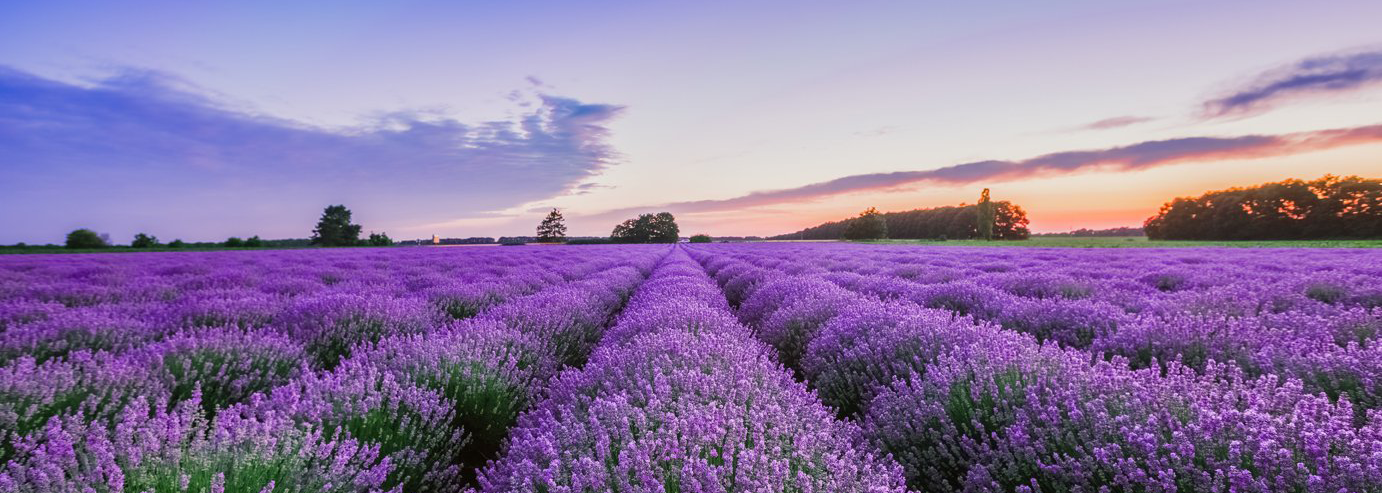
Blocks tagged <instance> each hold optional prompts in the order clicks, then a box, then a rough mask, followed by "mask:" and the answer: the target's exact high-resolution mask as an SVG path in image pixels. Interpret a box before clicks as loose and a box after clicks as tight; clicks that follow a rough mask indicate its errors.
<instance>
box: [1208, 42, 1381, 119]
mask: <svg viewBox="0 0 1382 493" xmlns="http://www.w3.org/2000/svg"><path fill="white" fill-rule="evenodd" d="M1380 83H1382V48H1379V49H1373V50H1369V51H1360V52H1353V53H1344V54H1334V55H1324V56H1316V57H1311V58H1306V59H1304V60H1301V61H1299V62H1296V63H1293V64H1290V65H1287V66H1284V67H1280V68H1277V69H1274V70H1269V71H1267V72H1265V73H1262V74H1260V75H1258V76H1257V77H1255V78H1254V79H1253V80H1252V82H1250V83H1248V84H1245V85H1244V86H1243V87H1240V88H1237V89H1234V90H1232V91H1229V92H1228V94H1226V95H1224V96H1221V97H1218V98H1215V99H1212V100H1209V101H1206V102H1205V103H1204V108H1203V112H1204V116H1205V117H1207V118H1217V117H1223V116H1233V115H1243V114H1252V113H1256V112H1261V111H1265V110H1268V109H1270V108H1272V107H1275V106H1277V105H1278V104H1280V103H1282V102H1284V101H1286V100H1290V99H1296V98H1303V97H1310V96H1321V95H1326V94H1340V93H1345V92H1350V91H1356V90H1359V89H1362V88H1365V87H1370V86H1374V85H1378V84H1380Z"/></svg>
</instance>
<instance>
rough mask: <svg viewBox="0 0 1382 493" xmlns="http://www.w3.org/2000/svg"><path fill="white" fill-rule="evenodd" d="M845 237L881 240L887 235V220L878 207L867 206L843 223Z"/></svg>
mask: <svg viewBox="0 0 1382 493" xmlns="http://www.w3.org/2000/svg"><path fill="white" fill-rule="evenodd" d="M844 237H845V239H849V240H881V239H883V238H887V237H888V221H887V219H884V218H883V213H881V212H878V209H875V208H873V207H869V208H868V209H867V210H865V211H864V212H860V213H859V217H856V218H854V219H851V220H850V221H849V224H846V225H845V231H844Z"/></svg>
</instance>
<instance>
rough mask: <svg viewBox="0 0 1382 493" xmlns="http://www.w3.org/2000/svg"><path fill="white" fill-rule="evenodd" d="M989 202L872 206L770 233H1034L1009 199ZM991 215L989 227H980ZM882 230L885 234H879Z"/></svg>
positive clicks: (1014, 236) (819, 236)
mask: <svg viewBox="0 0 1382 493" xmlns="http://www.w3.org/2000/svg"><path fill="white" fill-rule="evenodd" d="M989 204H990V205H989V206H980V205H978V204H960V205H953V206H944V207H934V208H930V209H913V210H910V211H902V212H878V211H877V209H873V208H869V210H866V211H864V212H863V213H861V214H860V215H859V217H854V218H850V219H846V220H843V221H832V222H828V223H825V224H821V225H819V226H813V227H810V228H806V229H803V230H801V231H797V232H795V233H790V234H785V235H778V236H774V237H771V238H770V239H773V240H837V239H874V238H895V239H951V240H965V239H976V238H984V237H985V235H984V233H985V231H984V230H985V229H988V230H989V233H990V235H989V236H988V237H989V238H991V239H995V240H1022V239H1026V238H1027V237H1028V236H1030V235H1031V231H1029V230H1028V229H1027V222H1028V221H1027V212H1026V211H1024V210H1022V207H1020V206H1018V205H1017V204H1013V203H1012V202H1008V201H996V202H989ZM984 216H988V217H990V218H991V219H990V220H991V221H992V222H990V223H988V224H989V225H990V228H981V226H980V225H981V224H983V223H985V222H986V221H985V220H984V219H982V218H983V217H984ZM880 231H881V233H882V234H879V232H880Z"/></svg>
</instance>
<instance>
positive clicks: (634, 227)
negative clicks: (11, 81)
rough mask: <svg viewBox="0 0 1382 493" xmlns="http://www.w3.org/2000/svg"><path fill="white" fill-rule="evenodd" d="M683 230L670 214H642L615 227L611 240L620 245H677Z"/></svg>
mask: <svg viewBox="0 0 1382 493" xmlns="http://www.w3.org/2000/svg"><path fill="white" fill-rule="evenodd" d="M680 235H681V230H680V228H678V227H677V220H676V218H675V217H672V213H670V212H659V213H657V214H641V215H639V216H638V217H637V218H634V219H629V220H627V221H624V222H623V223H621V224H619V225H618V226H615V227H614V232H613V233H611V234H610V239H611V240H613V241H615V242H618V243H676V242H677V240H678V239H679V238H680Z"/></svg>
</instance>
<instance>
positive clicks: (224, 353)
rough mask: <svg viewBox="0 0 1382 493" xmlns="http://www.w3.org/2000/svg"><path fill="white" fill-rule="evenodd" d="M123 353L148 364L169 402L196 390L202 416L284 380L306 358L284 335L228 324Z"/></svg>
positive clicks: (135, 362)
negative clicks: (167, 390) (229, 325)
mask: <svg viewBox="0 0 1382 493" xmlns="http://www.w3.org/2000/svg"><path fill="white" fill-rule="evenodd" d="M125 358H129V359H130V361H131V364H133V365H137V366H142V367H146V368H149V369H150V370H151V372H152V374H151V376H150V378H151V379H153V380H155V381H158V382H160V383H161V384H162V385H163V386H164V387H165V388H167V389H169V399H170V400H171V401H172V402H173V403H178V402H182V401H185V400H189V399H192V397H193V396H194V395H200V398H199V401H200V402H201V405H202V407H203V409H204V411H205V412H206V414H207V416H215V415H216V413H217V412H218V411H219V410H220V409H223V408H225V407H228V406H230V405H232V404H237V403H240V402H244V401H245V400H247V399H248V398H249V397H250V396H251V395H253V394H255V393H258V392H267V391H269V390H272V389H273V388H275V387H278V386H280V385H283V384H286V383H288V382H289V381H291V380H293V379H295V378H297V377H298V376H299V375H301V374H303V373H304V370H305V368H304V366H305V364H306V362H307V361H308V358H307V355H306V353H305V352H304V351H303V349H302V345H300V344H298V343H297V342H295V341H293V340H291V339H288V338H287V337H284V336H282V335H279V334H275V333H272V332H266V331H248V332H246V331H241V330H239V329H236V328H233V327H231V328H213V329H207V330H203V331H199V332H197V333H189V334H181V335H178V336H174V337H172V338H170V339H168V340H165V341H161V342H158V343H155V344H152V345H149V346H146V347H144V348H141V349H139V350H137V351H135V352H133V353H131V354H129V355H127V356H125Z"/></svg>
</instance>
